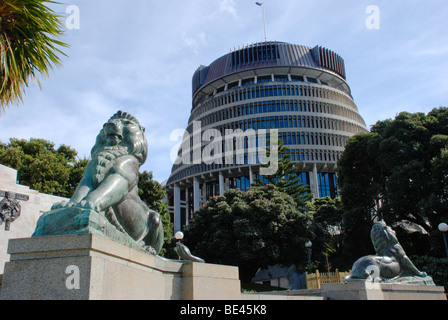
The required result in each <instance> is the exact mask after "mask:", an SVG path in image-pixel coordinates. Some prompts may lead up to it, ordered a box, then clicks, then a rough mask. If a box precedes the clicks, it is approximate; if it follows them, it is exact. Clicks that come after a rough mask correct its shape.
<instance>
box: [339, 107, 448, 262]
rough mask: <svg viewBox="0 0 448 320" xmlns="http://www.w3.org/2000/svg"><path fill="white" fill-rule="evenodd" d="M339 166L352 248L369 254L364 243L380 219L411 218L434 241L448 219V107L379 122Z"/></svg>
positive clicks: (358, 137)
mask: <svg viewBox="0 0 448 320" xmlns="http://www.w3.org/2000/svg"><path fill="white" fill-rule="evenodd" d="M338 168H339V172H338V177H339V181H338V183H339V186H340V192H341V197H342V201H343V205H344V208H345V214H344V223H343V229H344V233H345V234H346V242H347V245H348V247H349V248H350V249H354V250H356V251H358V252H357V254H361V255H362V254H368V253H369V252H368V251H370V249H371V248H370V245H367V246H364V245H363V243H365V242H366V240H364V239H366V238H367V239H368V237H366V234H368V231H369V229H370V227H371V222H372V220H373V219H374V218H376V217H378V218H380V219H384V220H385V221H386V222H387V223H388V224H389V225H393V224H394V223H396V222H400V221H402V220H408V221H410V222H413V223H416V224H418V225H420V226H421V227H423V228H424V229H425V230H426V231H427V232H428V233H430V235H431V237H434V236H435V234H436V233H437V230H436V229H437V225H438V224H439V223H440V222H442V221H446V220H448V178H447V177H448V108H445V107H440V108H438V109H434V110H432V111H431V112H430V113H428V114H427V115H425V114H423V113H415V114H411V113H407V112H402V113H400V114H399V115H398V116H397V117H396V118H395V119H394V120H391V119H389V120H385V121H379V122H378V123H377V124H376V125H375V126H373V128H372V130H371V133H366V134H359V135H356V136H354V137H352V138H351V139H350V140H349V142H348V144H347V146H346V149H345V151H344V154H343V156H342V158H341V160H340V161H339V164H338ZM366 232H367V233H366ZM402 245H403V247H406V246H407V244H406V243H402ZM408 247H410V245H409V246H408ZM428 250H432V253H431V254H435V255H439V254H438V253H437V252H434V248H428ZM426 253H429V252H426Z"/></svg>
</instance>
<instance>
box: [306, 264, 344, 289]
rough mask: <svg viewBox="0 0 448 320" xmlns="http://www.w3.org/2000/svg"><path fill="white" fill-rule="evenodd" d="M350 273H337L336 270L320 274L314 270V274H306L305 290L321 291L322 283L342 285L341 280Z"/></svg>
mask: <svg viewBox="0 0 448 320" xmlns="http://www.w3.org/2000/svg"><path fill="white" fill-rule="evenodd" d="M349 273H350V272H339V270H338V269H336V271H335V272H324V273H320V272H319V270H316V273H312V274H308V273H307V274H306V287H307V289H321V288H322V284H323V283H342V279H343V278H344V277H345V276H347V275H349Z"/></svg>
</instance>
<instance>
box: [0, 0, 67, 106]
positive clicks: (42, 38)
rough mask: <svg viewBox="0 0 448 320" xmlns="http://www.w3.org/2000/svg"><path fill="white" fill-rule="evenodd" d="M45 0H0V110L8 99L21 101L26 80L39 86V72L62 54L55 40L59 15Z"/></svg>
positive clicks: (58, 61) (59, 31)
mask: <svg viewBox="0 0 448 320" xmlns="http://www.w3.org/2000/svg"><path fill="white" fill-rule="evenodd" d="M52 3H56V2H54V1H47V0H0V81H1V87H0V104H1V108H0V113H1V111H2V110H5V108H6V107H7V106H8V105H9V104H12V103H19V102H22V99H23V94H24V92H25V89H26V87H28V85H29V82H30V80H32V81H35V82H36V83H37V84H38V85H39V87H41V88H42V84H41V82H40V80H39V76H40V75H42V76H48V75H49V71H50V70H51V69H53V68H54V67H55V66H60V65H61V59H60V58H59V55H65V54H64V53H63V52H62V51H61V48H62V47H68V45H67V44H65V43H63V42H62V41H60V40H58V38H60V37H61V36H62V35H63V34H64V29H63V24H62V22H61V21H60V19H59V18H60V16H58V15H57V14H55V12H54V11H53V10H52V9H50V8H49V7H48V6H47V5H46V4H52Z"/></svg>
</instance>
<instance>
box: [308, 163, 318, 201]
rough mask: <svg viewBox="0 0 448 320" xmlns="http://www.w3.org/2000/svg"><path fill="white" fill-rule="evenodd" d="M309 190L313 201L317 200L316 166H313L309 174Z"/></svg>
mask: <svg viewBox="0 0 448 320" xmlns="http://www.w3.org/2000/svg"><path fill="white" fill-rule="evenodd" d="M310 188H311V192H312V193H313V195H314V199H316V198H319V197H320V195H319V177H318V174H317V164H316V163H315V164H314V165H313V171H312V172H310Z"/></svg>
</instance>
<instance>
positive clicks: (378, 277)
mask: <svg viewBox="0 0 448 320" xmlns="http://www.w3.org/2000/svg"><path fill="white" fill-rule="evenodd" d="M370 237H371V240H372V243H373V246H374V248H375V251H376V253H377V255H375V256H366V257H363V258H361V259H359V260H358V261H356V262H355V263H354V265H353V269H352V272H351V273H350V274H349V275H348V276H346V277H345V278H344V282H351V281H372V282H389V283H395V282H397V283H398V282H399V283H403V282H409V283H412V284H424V285H434V284H433V281H432V278H431V277H428V275H427V274H426V273H424V272H421V271H419V270H418V269H417V268H416V267H415V265H414V264H413V263H412V261H411V260H410V259H409V257H408V256H407V255H406V252H405V251H404V250H403V247H402V246H401V245H400V243H399V242H398V239H397V236H396V234H395V231H393V230H392V228H390V227H389V226H387V225H386V223H385V222H384V221H379V222H376V223H375V224H374V225H373V227H372V231H371V233H370Z"/></svg>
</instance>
